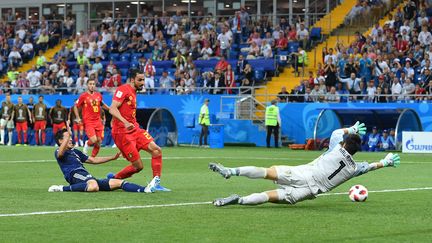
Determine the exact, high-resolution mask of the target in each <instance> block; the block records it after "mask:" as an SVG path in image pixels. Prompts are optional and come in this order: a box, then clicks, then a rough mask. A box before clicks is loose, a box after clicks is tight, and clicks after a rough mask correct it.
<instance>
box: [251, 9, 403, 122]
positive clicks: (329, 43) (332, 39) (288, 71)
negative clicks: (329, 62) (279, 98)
mask: <svg viewBox="0 0 432 243" xmlns="http://www.w3.org/2000/svg"><path fill="white" fill-rule="evenodd" d="M403 5H404V3H403V2H402V3H400V4H398V5H395V6H394V7H393V9H392V10H391V11H390V12H389V13H388V14H386V15H385V16H383V17H382V18H380V20H379V24H380V26H383V25H384V23H385V22H386V21H388V20H389V14H392V15H395V14H396V12H397V11H398V9H401V8H403ZM332 12H333V11H332ZM372 29H373V26H370V27H369V28H368V29H367V30H366V31H365V32H364V33H363V35H364V36H367V35H370V34H371V32H372ZM336 32H337V33H336ZM353 32H354V30H353V29H351V28H347V29H346V30H344V27H341V28H338V29H337V31H336V30H333V31H332V33H333V35H331V36H329V37H328V38H327V39H326V40H325V41H324V42H322V43H320V44H318V45H317V46H316V47H315V48H313V49H312V50H310V51H309V52H307V55H308V59H309V66H307V67H305V69H304V75H303V76H302V77H296V76H295V73H294V72H293V71H294V69H293V68H292V67H287V68H285V69H284V72H283V73H281V74H280V75H279V77H273V78H272V80H271V81H270V82H268V83H267V85H266V89H258V90H257V91H256V99H257V100H258V101H259V102H261V103H263V104H265V103H266V102H270V101H271V100H272V99H275V98H276V95H275V94H277V93H279V92H280V90H281V88H282V86H285V87H286V88H287V90H288V91H290V90H291V89H293V88H295V87H296V86H297V85H299V84H300V82H301V81H302V80H304V79H308V77H309V75H308V73H309V71H312V72H313V73H314V75H315V74H316V70H317V65H318V63H322V62H323V56H322V50H323V48H324V47H326V48H334V47H335V46H336V43H337V42H338V41H339V42H341V43H343V44H344V45H345V46H346V45H349V44H350V43H351V42H352V41H354V39H355V36H354V33H353ZM344 34H345V35H344ZM300 70H301V69H300ZM268 94H270V95H268ZM259 113H262V112H261V111H260V112H259ZM257 115H258V113H257Z"/></svg>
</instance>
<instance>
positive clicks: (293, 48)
mask: <svg viewBox="0 0 432 243" xmlns="http://www.w3.org/2000/svg"><path fill="white" fill-rule="evenodd" d="M299 46H300V44H299V43H298V42H297V41H292V42H288V51H289V53H293V52H297V50H298V48H299Z"/></svg>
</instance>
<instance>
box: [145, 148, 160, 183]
mask: <svg viewBox="0 0 432 243" xmlns="http://www.w3.org/2000/svg"><path fill="white" fill-rule="evenodd" d="M144 150H145V151H147V153H149V154H150V155H151V156H152V158H151V167H152V170H153V177H155V176H159V177H160V176H161V173H162V149H161V148H160V147H159V146H158V145H157V144H156V143H155V142H153V141H152V142H150V143H149V144H148V145H147V147H146V148H144Z"/></svg>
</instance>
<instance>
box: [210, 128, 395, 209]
mask: <svg viewBox="0 0 432 243" xmlns="http://www.w3.org/2000/svg"><path fill="white" fill-rule="evenodd" d="M365 133H366V126H365V124H363V123H362V124H360V122H357V123H356V124H355V125H354V126H352V127H350V128H343V129H338V130H335V131H333V133H332V135H331V138H330V146H329V149H328V151H326V152H325V153H324V154H323V155H321V156H320V157H318V158H317V159H315V160H314V161H312V162H311V163H309V164H305V165H299V166H272V167H270V168H259V167H254V166H245V167H238V168H228V167H224V166H223V165H221V164H217V163H210V164H209V167H210V169H211V170H213V171H215V172H218V173H219V174H221V175H222V176H223V177H225V178H226V179H228V178H230V177H231V176H245V177H248V178H251V179H267V180H272V181H275V183H276V184H278V185H279V189H276V190H272V191H266V192H261V193H254V194H251V195H249V196H245V197H240V196H239V195H231V196H229V197H227V198H220V199H216V200H215V201H214V202H213V204H214V205H215V206H218V207H220V206H226V205H230V204H240V205H258V204H263V203H266V202H272V203H288V204H295V203H297V202H300V201H303V200H306V199H314V198H316V196H317V195H318V194H322V193H326V192H328V191H331V190H332V189H333V188H335V187H337V186H339V185H340V184H342V183H344V182H345V181H347V180H349V179H351V178H353V177H356V176H359V175H363V174H365V173H367V172H369V171H373V170H376V169H380V168H383V167H389V166H391V167H396V166H398V165H399V164H400V158H399V155H397V154H392V153H389V154H388V155H387V156H386V157H385V158H384V159H382V160H381V161H379V162H376V163H370V164H369V163H367V162H362V163H357V162H355V161H354V160H353V158H352V156H353V155H354V154H355V153H356V152H357V151H360V150H361V139H360V136H363V135H364V134H365ZM344 135H346V136H345V138H344ZM359 135H360V136H359Z"/></svg>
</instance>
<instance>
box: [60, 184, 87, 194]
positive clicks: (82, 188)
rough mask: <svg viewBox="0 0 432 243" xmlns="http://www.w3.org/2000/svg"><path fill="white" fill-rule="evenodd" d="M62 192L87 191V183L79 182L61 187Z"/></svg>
mask: <svg viewBox="0 0 432 243" xmlns="http://www.w3.org/2000/svg"><path fill="white" fill-rule="evenodd" d="M63 191H64V192H85V191H87V183H86V182H81V183H77V184H73V185H70V186H64V187H63Z"/></svg>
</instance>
